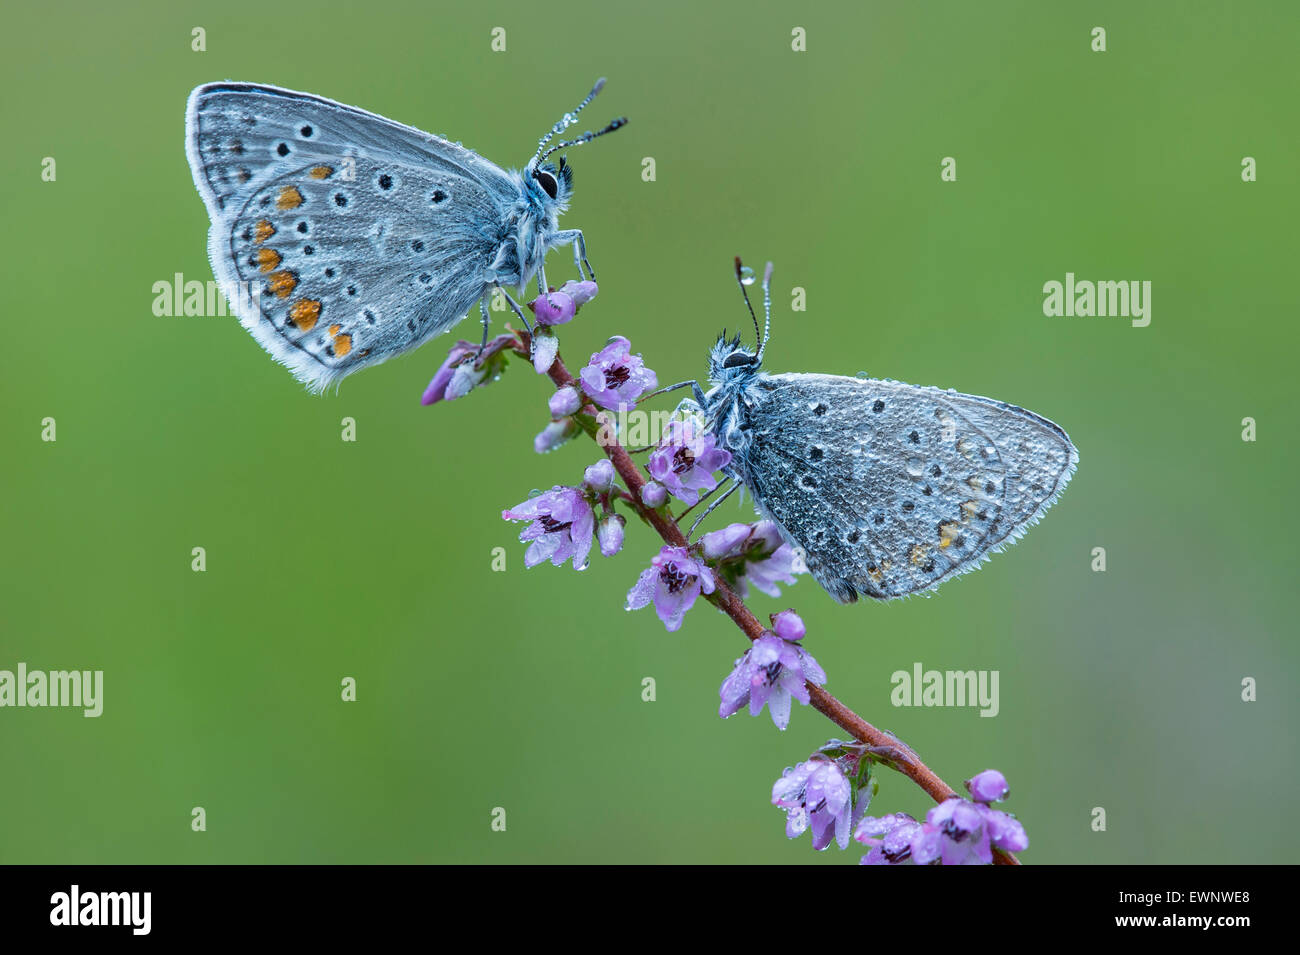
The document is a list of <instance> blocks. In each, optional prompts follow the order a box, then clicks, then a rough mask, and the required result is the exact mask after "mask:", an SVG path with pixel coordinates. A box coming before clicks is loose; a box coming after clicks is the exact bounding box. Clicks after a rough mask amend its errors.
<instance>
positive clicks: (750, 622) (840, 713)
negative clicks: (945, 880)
mask: <svg viewBox="0 0 1300 955" xmlns="http://www.w3.org/2000/svg"><path fill="white" fill-rule="evenodd" d="M515 334H516V335H517V336H518V342H517V344H516V345H515V352H516V353H517V354H519V355H520V356H521V357H523V358H524V359H528V358H529V355H530V352H529V340H528V339H529V335H528V333H527V332H524V331H516V332H515ZM547 374H548V375H549V376H550V379H551V381H553V382H554V383H555V386H556V387H557V388H563V387H566V386H572V387H574V388H577V389H578V391H579V393H580V394H581V393H582V386H581V384H580V383H579V382H578V381H577V380H576V379H575V378H574V377H573V376H572V375H571V374H569V370H568V369H567V368H566V367H565V365H564V361H563V359H562V358H560V357H559V356H558V355H557V356H556V358H555V362H554V363H553V364H552V365H551V367H550V369H549V371H548V372H547ZM580 413H581V414H584V415H587V416H589V417H591V418H593V419H595V421H596V422H597V424H598V425H600V424H609V425H610V426H611V427H610V428H608V429H606V432H607V433H612V431H613V428H612V425H613V422H612V421H611V420H610V419H609V418H608V417H607V415H606V413H605V412H604V411H601V410H599V409H598V408H596V406H595V405H593V404H591V403H587V404H585V405H584V406H583V407H582V409H581V411H580ZM586 430H587V431H588V433H589V434H592V437H593V439H594V438H595V434H594V433H592V429H589V428H588V429H586ZM596 443H597V444H598V445H600V446H601V447H602V450H604V452H605V454H606V455H607V456H608V457H609V460H610V461H611V462H612V463H613V465H614V470H615V471H617V472H618V475H619V477H620V478H622V479H623V483H624V484H625V485H626V487H627V489H628V491H629V492H631V493H630V495H629V496H628V497H627V498H625V499H626V500H627V502H628V504H630V505H631V506H632V507H633V508H634V509H635V510H636V512H637V514H638V515H639V516H640V517H641V518H642V519H643V520H644V521H646V523H648V524H650V525H651V526H652V527H653V528H654V529H655V530H656V531H657V532H658V534H659V536H660V537H661V538H663V540H664V542H665V543H667V544H669V545H671V546H674V547H685V546H686V545H687V541H686V535H685V534H683V533H682V529H681V528H680V527H679V526H678V525H677V522H676V521H675V520H673V518H672V517H671V516H670V515H668V514H666V513H663V512H661V511H658V510H655V509H653V508H649V507H646V506H645V505H644V504H643V503H642V502H641V488H643V487H644V486H645V484H646V477H645V475H644V474H642V472H641V469H640V468H639V467H638V466H637V464H636V462H635V461H633V460H632V457H631V455H629V454H628V452H627V449H626V448H624V447H623V445H622V443H620V442H619V441H618V440H617V439H615V440H613V441H600V440H597V441H596ZM714 588H715V589H714V591H713V593H711V594H703V595H702V596H703V597H704V599H706V600H708V601H709V603H711V604H713V605H714V606H715V607H717V608H718V609H719V610H721V611H722V612H723V613H725V614H726V615H727V616H728V617H730V618H731V619H732V620H733V621H735V623H736V626H738V627H739V628H740V629H741V632H743V633H744V634H745V636H747V637H748V638H749V639H750V640H757V639H758V638H759V637H761V636H762V635H763V634H764V633H766V632H767V631H768V629H769V628H767V627H764V626H763V625H762V624H761V623H760V622H759V620H758V618H757V617H755V616H754V613H753V611H751V610H750V609H749V607H747V606H746V605H745V602H744V601H743V600H741V599H740V597H739V596H738V595H737V594H736V592H735V591H734V590H732V589H731V588H730V587H729V586H728V585H727V583H726V581H724V580H723V579H722V578H721V576H716V575H715V581H714ZM807 687H808V694H809V696H810V697H811V702H812V705H813V706H814V707H816V708H817V710H819V711H820V712H821V713H822V714H823V715H824V716H825V717H826V718H827V719H829V720H830V721H831V722H832V723H834V724H835V725H836V726H838V727H839V728H840V729H842V730H844V731H845V732H846V733H849V734H850V735H852V736H853V737H854V738H855V739H857V740H859V741H861V742H862V743H864V744H866V746H867V749H868V752H869V753H870V754H871V756H872V757H873V758H874V759H875V760H876V761H877V762H879V763H883V764H884V765H886V766H889V767H891V768H893V769H896V770H898V772H900V773H902V774H903V775H904V776H906V777H908V778H909V779H911V780H912V781H913V782H914V783H916V784H917V785H918V786H920V787H921V788H922V789H923V790H925V792H926V794H927V795H929V797H930V798H931V799H933V800H934V801H935V802H936V803H941V802H943V801H944V800H945V799H948V798H949V797H951V796H955V795H957V793H956V791H955V790H953V788H952V787H951V786H949V785H948V784H947V783H945V782H944V781H943V780H942V779H940V778H939V776H938V775H937V774H936V773H935V772H934V771H933V770H931V769H930V767H928V766H926V765H925V763H923V762H921V759H920V757H919V756H917V755H916V753H915V752H913V750H912V748H911V747H909V746H908V745H907V744H906V743H904V742H902V741H901V740H899V739H897V738H895V737H894V736H891V735H890V734H889V733H886V732H884V731H883V730H879V729H876V727H874V726H872V725H871V724H870V723H868V722H867V721H866V720H864V719H863V718H862V717H860V716H859V715H858V714H857V713H855V712H853V710H851V709H849V708H848V707H847V706H845V705H844V704H843V703H841V702H840V701H839V700H837V699H836V698H835V697H833V696H832V695H831V694H829V693H827V692H826V691H825V690H823V689H822V688H821V687H819V686H814V685H813V684H811V683H808V684H807ZM993 862H994V864H995V865H1019V864H1020V862H1019V861H1018V860H1017V859H1016V857H1015V856H1014V855H1012V854H1011V853H1009V852H1004V851H1002V850H1001V849H994V850H993Z"/></svg>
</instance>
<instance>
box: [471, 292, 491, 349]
mask: <svg viewBox="0 0 1300 955" xmlns="http://www.w3.org/2000/svg"><path fill="white" fill-rule="evenodd" d="M478 310H479V311H480V312H481V313H482V314H483V343H482V344H481V345H479V346H478V354H479V355H482V354H483V349H485V348H487V340H488V329H490V328H491V327H492V319H491V318H490V317H489V316H488V307H487V296H486V295H484V296H483V297H482V298H481V299H479V300H478ZM474 360H475V361H478V355H475V356H474Z"/></svg>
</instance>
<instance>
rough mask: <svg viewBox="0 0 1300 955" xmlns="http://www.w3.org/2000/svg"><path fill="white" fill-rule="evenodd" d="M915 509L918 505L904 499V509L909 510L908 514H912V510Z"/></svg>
mask: <svg viewBox="0 0 1300 955" xmlns="http://www.w3.org/2000/svg"><path fill="white" fill-rule="evenodd" d="M915 509H916V505H915V504H913V503H912V502H911V501H904V502H903V510H904V511H905V512H907V513H908V514H911V513H912V511H914V510H915Z"/></svg>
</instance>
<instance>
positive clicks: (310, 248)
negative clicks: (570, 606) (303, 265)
mask: <svg viewBox="0 0 1300 955" xmlns="http://www.w3.org/2000/svg"><path fill="white" fill-rule="evenodd" d="M315 252H316V247H315V246H314V245H304V246H303V247H302V254H303V255H313V254H314V253H315Z"/></svg>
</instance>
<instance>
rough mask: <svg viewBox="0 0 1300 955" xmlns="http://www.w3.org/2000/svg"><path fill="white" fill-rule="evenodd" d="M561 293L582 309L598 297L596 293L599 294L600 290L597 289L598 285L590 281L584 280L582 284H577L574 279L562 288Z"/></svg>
mask: <svg viewBox="0 0 1300 955" xmlns="http://www.w3.org/2000/svg"><path fill="white" fill-rule="evenodd" d="M560 291H561V292H563V293H564V294H565V295H567V296H569V298H571V299H573V304H574V305H576V306H577V307H578V308H582V306H584V305H586V304H587V303H588V302H590V301H591V300H592V299H593V298H595V297H596V293H597V292H599V291H600V289H599V288H597V287H596V283H595V282H593V281H591V280H590V279H583V280H582V281H581V282H575V281H574V280H573V279H570V280H569V281H567V282H565V283H564V284H563V285H561V286H560Z"/></svg>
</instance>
